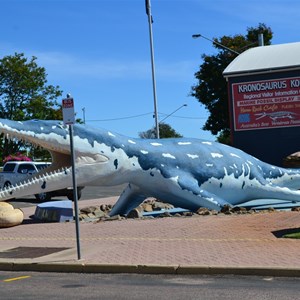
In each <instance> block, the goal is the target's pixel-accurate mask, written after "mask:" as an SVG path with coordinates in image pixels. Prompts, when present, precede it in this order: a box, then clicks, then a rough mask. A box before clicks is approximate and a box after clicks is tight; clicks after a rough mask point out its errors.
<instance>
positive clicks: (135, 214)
mask: <svg viewBox="0 0 300 300" xmlns="http://www.w3.org/2000/svg"><path fill="white" fill-rule="evenodd" d="M142 216H143V214H142V213H141V211H140V210H139V209H137V208H134V209H132V210H131V211H130V212H129V213H128V214H127V218H129V219H137V218H141V217H142Z"/></svg>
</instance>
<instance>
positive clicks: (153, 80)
mask: <svg viewBox="0 0 300 300" xmlns="http://www.w3.org/2000/svg"><path fill="white" fill-rule="evenodd" d="M146 14H147V15H148V23H149V36H150V52H151V66H152V86H153V98H154V117H155V132H156V138H157V139H159V121H158V112H157V98H156V81H155V65H154V50H153V35H152V23H153V19H152V14H151V4H150V0H146Z"/></svg>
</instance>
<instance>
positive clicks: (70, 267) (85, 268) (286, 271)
mask: <svg viewBox="0 0 300 300" xmlns="http://www.w3.org/2000/svg"><path fill="white" fill-rule="evenodd" d="M0 271H23V272H27V271H30V272H58V273H134V274H174V275H248V276H274V277H300V269H299V268H284V267H273V268H272V267H243V266H241V267H225V266H180V265H173V266H163V265H115V264H83V263H82V264H80V263H78V264H76V263H73V264H64V263H12V262H0Z"/></svg>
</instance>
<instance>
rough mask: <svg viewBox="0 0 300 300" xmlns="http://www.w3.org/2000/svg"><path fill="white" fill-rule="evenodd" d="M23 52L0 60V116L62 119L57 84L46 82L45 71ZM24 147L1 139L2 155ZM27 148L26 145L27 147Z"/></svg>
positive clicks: (60, 92) (34, 58)
mask: <svg viewBox="0 0 300 300" xmlns="http://www.w3.org/2000/svg"><path fill="white" fill-rule="evenodd" d="M36 60H37V58H36V57H34V56H33V57H32V58H31V59H30V60H28V59H27V58H26V57H25V56H24V54H23V53H15V55H13V56H5V57H3V58H2V59H1V60H0V118H4V119H10V120H20V121H22V120H28V119H44V120H49V119H62V111H61V107H60V105H59V104H58V103H57V101H56V99H57V98H58V97H60V96H61V95H62V91H61V90H60V88H59V86H53V85H48V84H47V74H46V70H45V68H43V67H39V66H38V65H37V63H36ZM24 148H27V146H26V145H24V144H23V143H22V142H21V141H19V142H17V143H15V142H14V143H13V142H11V141H9V140H7V139H6V138H5V139H3V138H2V139H1V143H0V152H1V154H2V159H3V157H5V156H8V155H9V154H14V153H17V152H21V150H22V149H24ZM27 150H28V149H27Z"/></svg>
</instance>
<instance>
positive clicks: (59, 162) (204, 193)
mask: <svg viewBox="0 0 300 300" xmlns="http://www.w3.org/2000/svg"><path fill="white" fill-rule="evenodd" d="M0 133H4V134H5V135H6V136H7V137H8V138H10V139H14V138H16V139H18V140H22V141H24V142H28V143H31V144H34V145H37V146H40V147H43V148H45V149H47V150H49V151H50V153H51V155H52V165H51V167H50V168H47V169H46V170H45V171H44V172H43V173H41V174H38V175H36V176H35V177H32V178H31V179H30V180H29V181H28V182H24V183H22V184H19V185H17V186H13V187H10V188H8V189H4V190H1V191H0V200H1V201H2V200H6V199H9V198H12V197H16V198H17V197H23V196H27V195H32V194H38V193H41V192H48V191H51V190H57V189H62V188H66V187H68V186H71V185H72V174H71V173H72V172H71V159H70V146H69V130H68V128H67V127H66V126H64V125H63V123H62V122H61V121H39V120H30V121H23V122H17V121H10V120H5V119H0ZM74 148H75V155H76V178H77V183H78V185H80V186H113V185H119V184H123V183H128V186H127V188H126V189H125V190H124V192H123V193H122V194H121V196H120V198H119V199H118V201H117V203H116V204H115V206H114V207H113V209H112V211H111V215H115V214H127V213H128V212H129V211H130V210H131V209H132V208H135V207H137V206H138V205H139V204H140V203H141V202H142V201H143V200H144V199H146V198H147V197H149V196H151V197H156V198H158V199H160V200H162V201H165V202H168V203H171V204H173V205H174V206H176V207H182V208H187V209H190V210H193V211H195V210H197V209H198V208H199V207H207V208H210V209H216V210H220V209H221V208H222V207H223V206H224V205H231V206H233V205H237V204H241V203H243V202H246V201H250V200H253V199H260V198H263V199H282V200H288V201H300V191H297V190H296V189H297V188H300V170H291V169H284V168H279V167H276V166H272V165H269V164H267V163H264V162H262V161H260V160H258V159H256V158H255V157H253V156H250V155H248V154H246V153H245V152H243V151H241V150H238V149H235V148H232V147H229V146H226V145H222V144H219V143H215V142H211V141H205V140H198V139H187V138H181V139H159V140H157V139H156V140H154V139H150V140H147V139H135V138H129V137H126V136H122V135H119V134H116V133H113V132H110V131H107V130H101V129H97V128H91V127H88V126H86V125H77V124H76V125H74Z"/></svg>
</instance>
